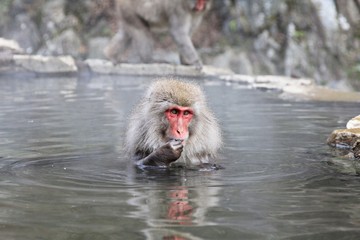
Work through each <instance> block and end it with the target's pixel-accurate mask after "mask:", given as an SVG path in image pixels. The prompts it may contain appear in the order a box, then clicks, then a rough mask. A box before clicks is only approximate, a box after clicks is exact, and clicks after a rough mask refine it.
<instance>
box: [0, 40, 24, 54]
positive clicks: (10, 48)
mask: <svg viewBox="0 0 360 240" xmlns="http://www.w3.org/2000/svg"><path fill="white" fill-rule="evenodd" d="M0 52H1V53H4V52H5V53H11V54H20V53H24V49H23V48H21V47H20V45H19V43H18V42H16V41H14V40H9V39H5V38H0Z"/></svg>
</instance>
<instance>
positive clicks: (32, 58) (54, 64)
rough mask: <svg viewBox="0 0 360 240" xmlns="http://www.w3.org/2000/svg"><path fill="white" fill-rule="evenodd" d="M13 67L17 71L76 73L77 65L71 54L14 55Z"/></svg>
mask: <svg viewBox="0 0 360 240" xmlns="http://www.w3.org/2000/svg"><path fill="white" fill-rule="evenodd" d="M13 62H14V69H15V70H17V71H18V72H31V73H38V74H65V73H76V72H77V66H76V64H75V60H74V59H73V58H72V57H71V56H60V57H50V56H40V55H14V56H13Z"/></svg>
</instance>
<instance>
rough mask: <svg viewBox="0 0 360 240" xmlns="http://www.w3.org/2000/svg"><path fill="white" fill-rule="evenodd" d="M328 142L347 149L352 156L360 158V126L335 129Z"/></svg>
mask: <svg viewBox="0 0 360 240" xmlns="http://www.w3.org/2000/svg"><path fill="white" fill-rule="evenodd" d="M327 144H329V145H330V146H332V147H335V148H339V149H342V150H345V151H344V153H346V155H347V156H350V158H360V128H353V129H338V130H334V131H333V132H332V133H331V135H330V136H329V137H328V139H327Z"/></svg>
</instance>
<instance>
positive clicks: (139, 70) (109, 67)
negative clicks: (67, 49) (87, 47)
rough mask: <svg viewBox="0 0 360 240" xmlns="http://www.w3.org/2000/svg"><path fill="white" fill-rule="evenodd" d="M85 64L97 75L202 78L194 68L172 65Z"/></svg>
mask: <svg viewBox="0 0 360 240" xmlns="http://www.w3.org/2000/svg"><path fill="white" fill-rule="evenodd" d="M84 63H85V64H86V65H87V66H88V68H89V69H90V71H91V72H92V73H96V74H114V75H115V74H122V75H140V76H164V75H178V76H192V77H196V76H201V72H200V71H199V70H197V69H196V68H195V67H194V66H183V65H172V64H156V63H154V64H129V63H121V64H113V63H112V62H110V61H108V60H103V59H87V60H85V61H84Z"/></svg>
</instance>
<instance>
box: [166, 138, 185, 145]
mask: <svg viewBox="0 0 360 240" xmlns="http://www.w3.org/2000/svg"><path fill="white" fill-rule="evenodd" d="M169 141H175V142H181V143H182V145H184V146H185V143H186V139H181V138H169Z"/></svg>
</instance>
